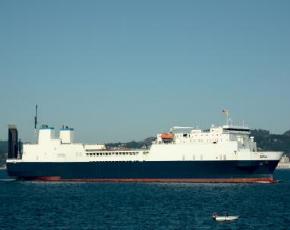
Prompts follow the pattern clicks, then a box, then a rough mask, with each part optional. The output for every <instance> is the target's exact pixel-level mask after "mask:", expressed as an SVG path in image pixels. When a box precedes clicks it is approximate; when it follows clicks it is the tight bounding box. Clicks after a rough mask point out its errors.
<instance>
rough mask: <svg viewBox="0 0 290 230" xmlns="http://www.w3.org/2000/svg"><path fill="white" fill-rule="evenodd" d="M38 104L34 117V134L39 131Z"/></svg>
mask: <svg viewBox="0 0 290 230" xmlns="http://www.w3.org/2000/svg"><path fill="white" fill-rule="evenodd" d="M37 107H38V106H37V104H36V105H35V116H34V132H35V133H36V131H37Z"/></svg>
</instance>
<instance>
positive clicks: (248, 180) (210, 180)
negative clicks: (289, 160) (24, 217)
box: [24, 176, 276, 183]
mask: <svg viewBox="0 0 290 230" xmlns="http://www.w3.org/2000/svg"><path fill="white" fill-rule="evenodd" d="M24 179H25V178H24ZM28 180H34V181H68V182H148V183H150V182H157V183H275V182H276V181H275V180H274V179H273V178H199V179H187V178H184V179H182V178H181V179H160V178H156V179H155V178H153V179H152V178H126V179H119V178H116V179H101V178H88V179H63V178H61V177H58V176H51V177H35V178H29V179H28Z"/></svg>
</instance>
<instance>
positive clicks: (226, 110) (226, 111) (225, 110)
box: [223, 109, 230, 125]
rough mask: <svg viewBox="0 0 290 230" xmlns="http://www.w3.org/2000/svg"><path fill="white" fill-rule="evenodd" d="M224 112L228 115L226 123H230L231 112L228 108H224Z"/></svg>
mask: <svg viewBox="0 0 290 230" xmlns="http://www.w3.org/2000/svg"><path fill="white" fill-rule="evenodd" d="M223 114H224V115H225V117H226V125H229V121H230V118H229V116H230V112H229V110H228V109H223Z"/></svg>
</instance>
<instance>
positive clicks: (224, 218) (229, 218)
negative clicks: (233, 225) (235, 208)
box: [212, 214, 239, 222]
mask: <svg viewBox="0 0 290 230" xmlns="http://www.w3.org/2000/svg"><path fill="white" fill-rule="evenodd" d="M212 218H213V219H214V220H215V221H219V222H222V221H234V220H237V219H239V216H229V215H224V216H220V215H217V214H213V216H212Z"/></svg>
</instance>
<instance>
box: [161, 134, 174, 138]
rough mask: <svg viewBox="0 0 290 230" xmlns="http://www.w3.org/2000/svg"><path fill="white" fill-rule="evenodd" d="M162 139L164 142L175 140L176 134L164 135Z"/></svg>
mask: <svg viewBox="0 0 290 230" xmlns="http://www.w3.org/2000/svg"><path fill="white" fill-rule="evenodd" d="M161 138H162V139H163V140H172V139H173V138H174V134H173V133H162V134H161Z"/></svg>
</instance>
